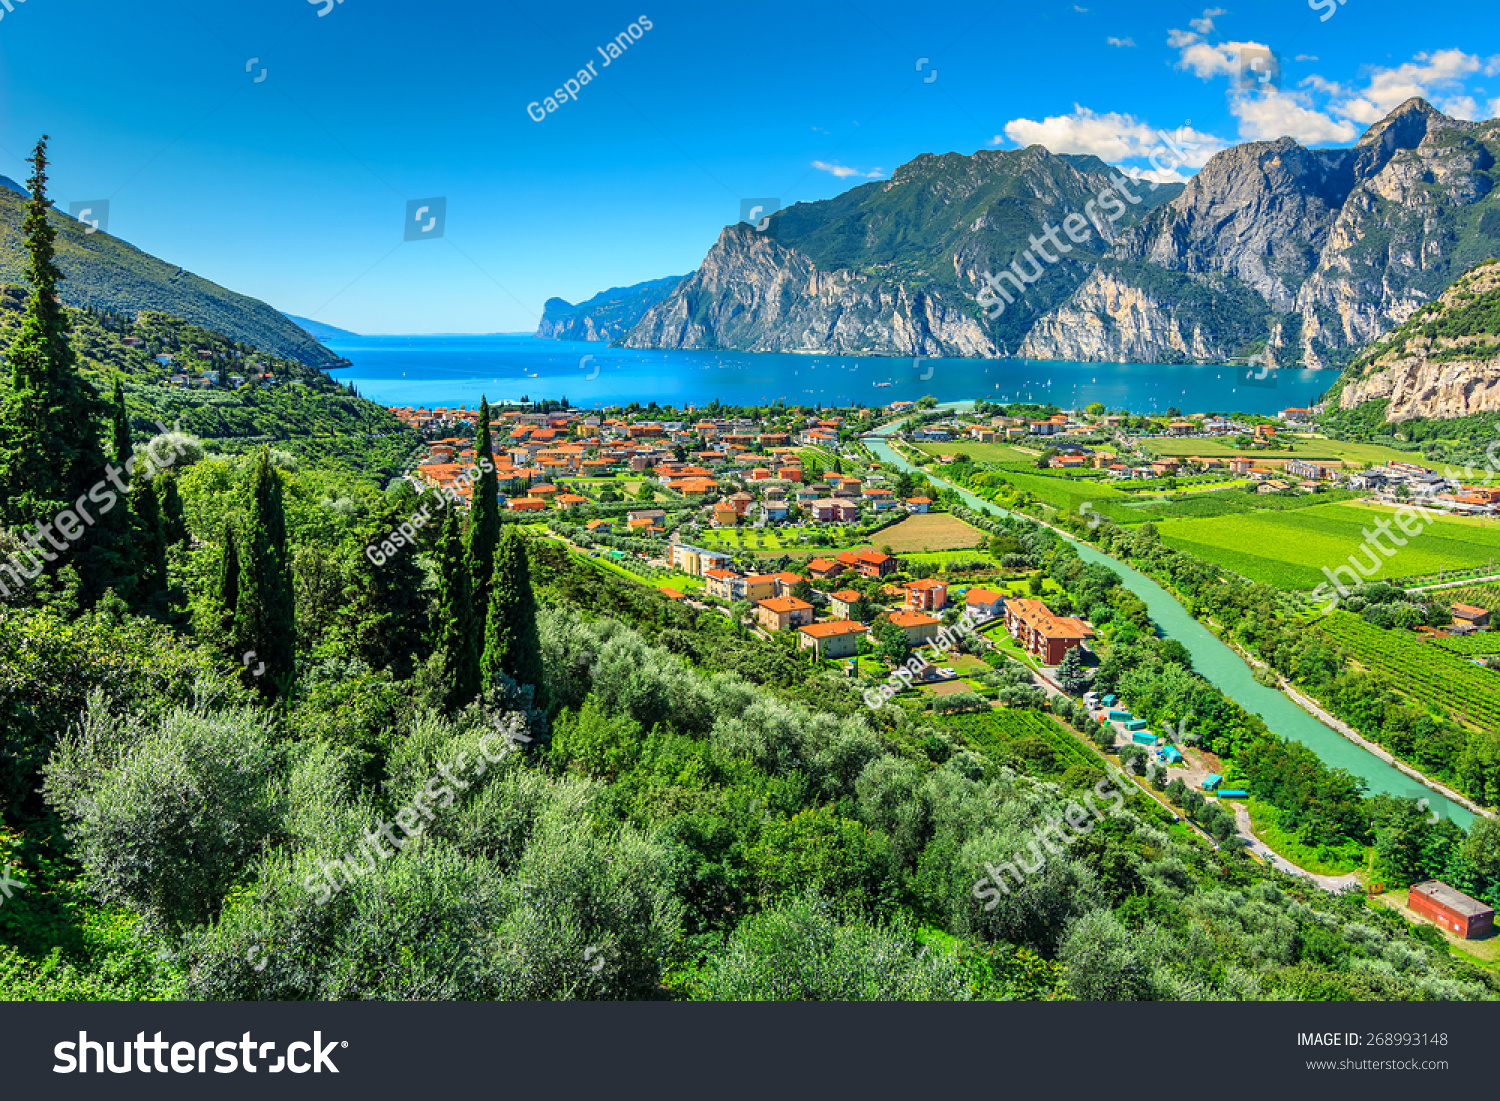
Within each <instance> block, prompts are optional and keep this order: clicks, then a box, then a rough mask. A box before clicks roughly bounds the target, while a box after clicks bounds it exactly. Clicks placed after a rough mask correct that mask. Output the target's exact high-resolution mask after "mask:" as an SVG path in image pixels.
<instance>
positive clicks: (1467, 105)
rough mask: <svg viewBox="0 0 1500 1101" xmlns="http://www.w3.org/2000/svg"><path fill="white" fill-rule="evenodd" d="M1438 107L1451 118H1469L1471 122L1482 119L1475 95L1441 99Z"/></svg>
mask: <svg viewBox="0 0 1500 1101" xmlns="http://www.w3.org/2000/svg"><path fill="white" fill-rule="evenodd" d="M1437 109H1438V110H1439V111H1441V112H1443V114H1445V115H1447V116H1449V117H1450V118H1456V119H1468V120H1470V121H1471V122H1479V121H1481V119H1482V116H1481V114H1480V110H1479V104H1478V102H1477V101H1476V100H1475V99H1474V97H1473V96H1454V97H1453V98H1451V99H1444V100H1439V101H1438V104H1437Z"/></svg>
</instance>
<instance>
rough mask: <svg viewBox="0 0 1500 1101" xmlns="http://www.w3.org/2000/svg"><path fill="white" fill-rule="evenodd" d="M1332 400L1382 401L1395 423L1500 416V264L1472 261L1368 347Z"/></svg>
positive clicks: (1347, 404) (1344, 403)
mask: <svg viewBox="0 0 1500 1101" xmlns="http://www.w3.org/2000/svg"><path fill="white" fill-rule="evenodd" d="M1334 399H1337V402H1338V407H1339V409H1341V410H1350V409H1354V408H1356V407H1358V406H1364V405H1366V404H1368V403H1372V402H1383V403H1385V404H1384V407H1383V408H1384V419H1385V420H1387V421H1398V422H1403V421H1411V420H1415V419H1419V418H1425V419H1440V420H1447V419H1452V418H1458V417H1474V416H1478V415H1482V414H1495V413H1500V261H1497V260H1494V259H1488V260H1485V261H1483V262H1482V263H1479V264H1476V265H1475V266H1474V267H1473V268H1471V269H1470V270H1469V271H1468V272H1466V273H1465V274H1464V275H1463V276H1462V277H1461V278H1459V279H1458V280H1457V281H1456V282H1455V283H1454V284H1453V285H1452V286H1451V287H1449V288H1448V289H1447V290H1446V291H1444V292H1443V294H1442V296H1441V297H1440V298H1438V299H1437V300H1436V301H1435V302H1431V303H1429V304H1427V305H1425V306H1423V307H1422V308H1421V309H1419V310H1417V311H1416V312H1414V313H1413V314H1412V315H1411V317H1409V318H1408V319H1407V320H1406V322H1405V323H1404V324H1402V325H1400V326H1399V327H1397V328H1396V329H1394V330H1393V331H1391V332H1390V333H1387V334H1386V335H1385V336H1384V337H1382V338H1381V339H1380V340H1378V341H1376V342H1375V343H1374V344H1373V345H1371V346H1370V347H1368V348H1366V349H1365V350H1364V351H1363V352H1362V353H1361V354H1360V355H1359V356H1358V357H1357V358H1356V359H1355V360H1354V362H1353V363H1351V364H1350V365H1349V367H1348V369H1347V370H1346V371H1345V372H1344V374H1343V375H1342V376H1341V377H1340V379H1339V381H1338V383H1337V384H1336V385H1335V386H1334V388H1333V389H1332V390H1331V391H1330V392H1329V394H1328V400H1329V401H1332V400H1334Z"/></svg>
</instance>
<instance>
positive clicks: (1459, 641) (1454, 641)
mask: <svg viewBox="0 0 1500 1101" xmlns="http://www.w3.org/2000/svg"><path fill="white" fill-rule="evenodd" d="M1438 645H1439V646H1441V647H1442V648H1443V649H1444V650H1452V651H1453V652H1454V653H1455V654H1467V655H1468V656H1469V657H1475V658H1480V657H1488V656H1490V655H1491V654H1500V632H1496V631H1486V632H1485V633H1484V634H1481V635H1468V636H1460V637H1454V638H1445V639H1439V640H1438Z"/></svg>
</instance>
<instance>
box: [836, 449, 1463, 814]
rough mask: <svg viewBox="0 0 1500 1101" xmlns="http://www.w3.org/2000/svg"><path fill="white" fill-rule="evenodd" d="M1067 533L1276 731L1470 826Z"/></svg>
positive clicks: (1122, 567)
mask: <svg viewBox="0 0 1500 1101" xmlns="http://www.w3.org/2000/svg"><path fill="white" fill-rule="evenodd" d="M899 425H900V422H896V423H895V424H889V425H885V426H883V427H882V428H880V429H877V430H876V433H875V435H878V436H889V435H891V434H892V433H894V432H895V431H897V429H898V428H899ZM864 442H865V444H866V446H867V447H869V448H870V450H871V451H872V452H874V453H875V454H876V455H877V456H878V457H879V458H880V460H881V461H882V462H888V463H891V464H892V465H894V466H896V467H898V468H900V469H902V470H908V471H914V470H915V469H916V468H915V467H914V466H912V465H911V464H910V463H908V462H907V461H906V460H905V459H904V458H902V457H901V456H900V455H898V454H897V453H896V451H895V450H894V449H893V448H892V447H891V446H890V445H889V444H888V443H886V442H885V441H884V440H880V439H873V438H871V437H870V436H866V437H865V438H864ZM927 477H928V478H930V479H932V480H933V481H936V482H940V483H941V484H942V485H944V486H947V487H948V488H949V489H952V490H954V491H956V492H957V493H958V495H959V496H960V497H961V498H962V499H963V500H964V502H965V503H966V504H967V505H968V506H969V507H970V508H971V509H974V510H975V511H976V512H977V511H982V510H988V509H997V510H999V511H1001V512H1004V511H1006V510H1005V509H1000V508H999V506H998V505H996V504H994V503H993V502H990V501H986V500H984V499H983V498H980V497H977V496H975V495H974V494H973V493H970V492H969V491H968V490H966V489H961V488H959V487H958V486H955V485H952V484H951V483H949V482H945V481H942V480H941V479H939V478H936V477H934V476H933V475H931V474H929V475H927ZM1011 515H1013V516H1017V517H1019V518H1021V519H1027V520H1029V519H1032V517H1029V516H1025V515H1023V514H1021V513H1011ZM1064 538H1067V539H1068V541H1069V542H1070V543H1072V544H1073V546H1074V547H1076V548H1077V550H1078V554H1079V556H1080V557H1081V558H1082V559H1083V560H1084V561H1085V562H1099V563H1102V564H1104V565H1105V566H1108V567H1109V568H1110V569H1111V570H1113V571H1114V572H1115V573H1117V574H1119V575H1120V580H1121V581H1122V582H1123V583H1124V585H1125V587H1126V588H1128V589H1129V590H1130V591H1131V592H1133V593H1135V595H1136V596H1138V597H1140V598H1141V600H1143V601H1144V602H1145V604H1146V607H1147V609H1148V610H1149V611H1150V613H1151V618H1152V620H1154V621H1155V623H1156V625H1157V626H1158V627H1159V628H1161V632H1162V634H1163V635H1165V636H1166V637H1167V638H1172V639H1176V640H1177V641H1178V642H1180V643H1182V645H1183V646H1184V647H1186V649H1187V652H1188V653H1189V654H1190V655H1191V656H1192V659H1193V668H1194V669H1196V670H1197V671H1198V672H1199V673H1200V674H1202V675H1203V677H1204V678H1205V679H1206V680H1208V681H1209V683H1211V684H1212V685H1213V686H1214V687H1216V688H1217V689H1219V691H1221V692H1223V693H1224V694H1225V695H1226V696H1228V697H1229V698H1230V699H1232V700H1234V701H1235V702H1236V703H1238V704H1239V705H1240V706H1241V707H1243V708H1244V709H1245V710H1246V711H1249V712H1250V713H1251V714H1254V715H1259V716H1260V718H1261V719H1262V720H1264V721H1265V724H1266V726H1268V727H1269V728H1270V729H1271V730H1272V731H1274V732H1275V733H1277V734H1279V735H1281V736H1282V737H1284V738H1290V739H1291V740H1293V741H1297V742H1301V743H1302V744H1303V745H1305V746H1307V747H1308V748H1309V749H1311V750H1312V751H1313V752H1314V753H1316V754H1317V755H1318V757H1319V758H1320V759H1321V760H1322V761H1323V762H1324V763H1325V764H1328V765H1331V766H1333V767H1335V768H1342V769H1344V770H1346V771H1347V772H1350V773H1352V774H1353V775H1355V776H1358V777H1360V778H1361V779H1362V780H1364V781H1365V783H1366V785H1367V786H1368V788H1369V791H1370V792H1371V793H1372V794H1374V793H1384V794H1387V795H1398V796H1404V797H1407V798H1412V799H1427V800H1428V806H1429V809H1431V810H1433V811H1436V812H1437V813H1438V814H1440V815H1442V816H1443V817H1444V818H1447V819H1450V820H1451V821H1453V822H1454V823H1456V824H1457V825H1458V826H1460V827H1462V828H1464V829H1468V828H1469V824H1470V823H1471V822H1473V820H1474V814H1473V812H1471V811H1470V810H1469V809H1468V808H1467V807H1463V806H1461V805H1459V804H1458V803H1455V802H1453V800H1451V799H1449V798H1447V797H1446V796H1444V795H1443V794H1441V793H1440V792H1436V791H1433V790H1431V789H1430V788H1428V787H1426V786H1424V785H1422V784H1420V783H1418V782H1417V781H1416V780H1413V779H1412V778H1411V777H1410V776H1407V775H1406V774H1405V773H1403V772H1402V771H1401V770H1400V769H1398V768H1395V767H1394V766H1392V765H1390V764H1387V763H1386V762H1385V761H1382V760H1381V759H1380V758H1379V757H1376V756H1375V755H1374V754H1373V753H1370V752H1369V751H1368V750H1366V749H1364V748H1363V747H1361V746H1358V745H1356V744H1354V743H1353V742H1351V741H1350V740H1349V739H1348V738H1345V737H1344V736H1343V735H1342V734H1340V733H1339V732H1338V731H1336V730H1333V729H1332V728H1330V727H1328V726H1325V725H1324V724H1323V723H1322V722H1320V721H1319V720H1318V719H1316V718H1314V717H1313V716H1312V715H1309V714H1308V713H1307V712H1306V711H1304V710H1302V708H1300V707H1298V706H1297V705H1296V704H1295V703H1293V702H1292V701H1291V700H1290V699H1288V698H1287V697H1286V696H1284V695H1283V694H1282V693H1281V692H1279V691H1278V690H1276V689H1274V688H1267V687H1266V686H1265V685H1263V684H1260V683H1259V682H1257V681H1256V679H1255V676H1254V674H1253V672H1252V671H1251V669H1250V666H1249V665H1247V664H1246V663H1245V660H1244V659H1243V658H1241V657H1240V656H1239V655H1238V654H1237V653H1235V652H1234V651H1233V650H1232V649H1230V647H1229V646H1228V645H1226V644H1225V643H1224V642H1222V641H1220V640H1219V638H1218V637H1217V636H1216V635H1214V633H1213V632H1212V631H1210V630H1209V629H1208V628H1207V627H1205V626H1203V624H1201V623H1199V622H1198V621H1197V620H1196V619H1194V618H1193V617H1192V616H1191V615H1190V614H1188V611H1187V609H1186V608H1184V607H1183V606H1182V605H1181V604H1180V603H1178V601H1177V598H1176V597H1174V596H1173V595H1172V594H1171V593H1169V592H1167V590H1166V589H1164V588H1162V587H1161V586H1160V585H1158V584H1157V583H1156V582H1155V581H1153V580H1151V578H1149V577H1147V576H1146V575H1145V574H1143V573H1141V572H1140V571H1139V570H1136V569H1133V568H1132V567H1130V566H1127V565H1126V564H1125V563H1123V562H1121V561H1119V560H1118V559H1116V558H1111V557H1110V556H1109V555H1107V554H1105V553H1103V552H1102V551H1099V550H1096V549H1095V548H1093V547H1091V546H1089V545H1088V544H1087V543H1082V542H1079V541H1078V540H1077V539H1073V538H1071V537H1068V536H1064Z"/></svg>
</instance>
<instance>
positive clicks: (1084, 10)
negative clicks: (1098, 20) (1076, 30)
mask: <svg viewBox="0 0 1500 1101" xmlns="http://www.w3.org/2000/svg"><path fill="white" fill-rule="evenodd" d="M1073 10H1074V11H1076V12H1079V13H1081V14H1083V15H1087V14H1088V13H1089V9H1088V8H1080V7H1079V6H1078V5H1077V4H1074V5H1073Z"/></svg>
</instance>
